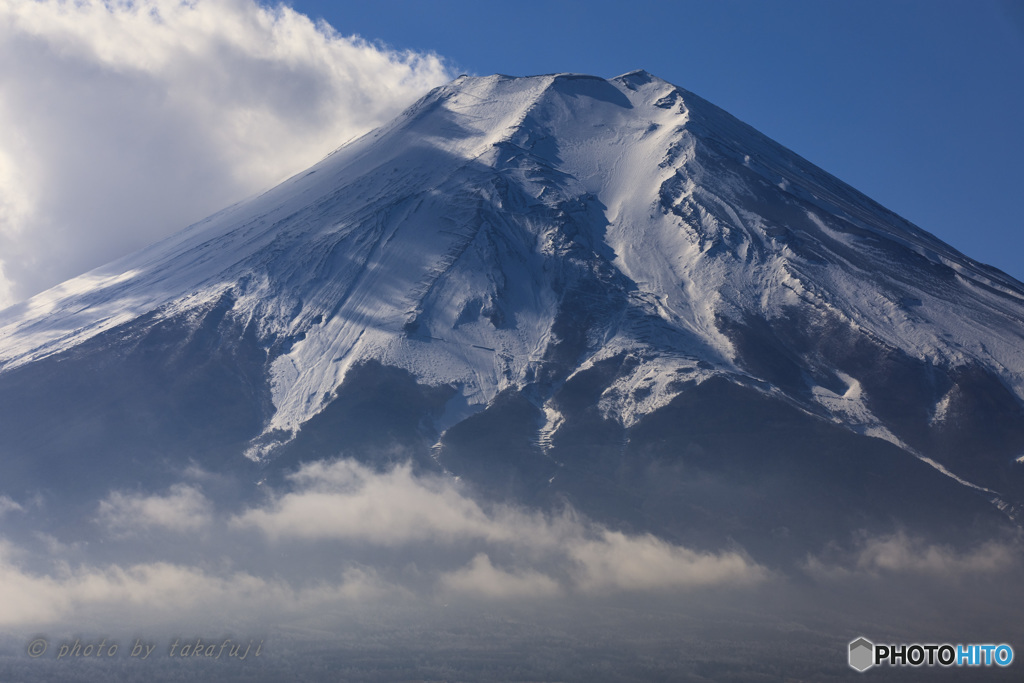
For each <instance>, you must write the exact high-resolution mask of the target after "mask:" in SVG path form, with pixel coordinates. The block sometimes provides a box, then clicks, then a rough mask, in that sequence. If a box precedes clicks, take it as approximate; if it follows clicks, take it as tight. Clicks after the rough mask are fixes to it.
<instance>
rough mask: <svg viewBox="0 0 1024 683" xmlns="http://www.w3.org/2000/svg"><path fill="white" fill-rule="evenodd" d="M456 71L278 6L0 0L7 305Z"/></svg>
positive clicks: (1, 209) (0, 203) (258, 179)
mask: <svg viewBox="0 0 1024 683" xmlns="http://www.w3.org/2000/svg"><path fill="white" fill-rule="evenodd" d="M341 28H342V29H344V27H341ZM449 77H450V74H449V73H448V71H447V69H446V67H445V65H444V63H443V62H442V60H441V59H440V58H439V57H437V56H435V55H432V54H417V53H411V52H397V51H393V50H389V49H386V48H384V47H381V46H378V45H374V44H371V43H368V42H366V41H364V40H362V39H360V38H358V37H346V36H343V35H340V34H339V33H337V32H335V30H334V29H332V28H331V27H330V26H327V25H325V24H319V25H318V24H315V23H314V22H313V21H311V20H310V19H309V18H308V17H306V16H304V15H302V14H300V13H298V12H295V11H294V10H292V9H290V8H289V7H287V6H285V5H276V6H263V5H260V4H257V3H256V2H254V0H218V1H216V2H215V1H213V0H197V1H196V2H189V3H185V2H180V1H179V0H136V1H134V2H128V1H127V0H111V1H108V2H100V1H98V0H97V1H92V2H90V1H88V0H85V1H82V2H63V1H60V0H40V1H38V2H21V1H19V0H0V254H3V257H2V263H0V305H4V304H5V303H11V302H12V301H13V300H15V299H18V298H23V297H25V296H28V295H30V294H33V293H35V292H36V291H38V290H40V289H42V288H45V287H47V286H51V285H53V284H56V283H57V282H60V281H62V280H64V279H67V278H68V277H72V276H74V275H77V274H79V273H81V272H83V271H85V270H88V269H90V268H92V267H95V266H98V265H101V264H102V263H104V262H106V261H107V260H110V259H112V258H115V257H117V256H119V255H121V254H123V253H126V252H127V251H129V250H131V249H134V248H139V247H141V246H144V245H146V244H148V243H149V242H151V241H153V240H155V239H157V238H159V237H162V236H164V235H166V234H168V233H170V232H172V231H174V230H176V229H179V228H183V227H185V226H186V225H187V224H189V223H191V222H194V221H196V220H198V219H200V218H203V217H204V216H205V215H207V214H209V213H212V212H214V211H216V210H219V209H220V208H223V207H224V206H225V205H227V204H228V203H230V202H232V201H237V200H238V199H241V198H243V197H245V196H248V195H250V194H252V193H254V192H257V191H259V190H261V189H264V188H266V187H268V186H269V185H271V184H273V183H275V182H277V181H278V180H281V179H282V178H284V177H286V176H287V175H289V174H292V173H295V172H298V171H300V170H302V169H303V168H305V167H306V166H308V165H310V164H312V163H314V162H315V161H317V160H318V159H320V158H321V157H323V156H324V155H325V154H326V153H327V152H329V151H330V150H331V149H333V148H335V147H337V146H338V145H340V144H341V143H343V142H345V141H346V140H348V139H350V138H352V137H353V136H356V135H358V134H360V133H363V132H365V131H367V130H369V129H370V128H372V127H374V126H376V125H379V124H380V123H382V122H384V121H386V120H388V119H389V118H391V117H392V116H394V115H395V114H396V113H397V112H398V111H399V110H400V109H401V108H403V107H404V106H406V105H408V104H409V103H411V102H412V101H413V100H414V99H415V98H416V97H418V96H419V95H421V94H423V93H424V92H425V91H426V90H427V89H429V88H430V87H432V86H434V85H437V84H440V83H442V82H445V81H446V80H448V79H449Z"/></svg>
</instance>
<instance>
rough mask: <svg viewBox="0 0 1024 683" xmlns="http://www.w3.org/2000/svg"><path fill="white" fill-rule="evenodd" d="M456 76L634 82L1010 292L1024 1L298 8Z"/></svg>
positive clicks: (304, 0) (308, 3) (642, 1)
mask: <svg viewBox="0 0 1024 683" xmlns="http://www.w3.org/2000/svg"><path fill="white" fill-rule="evenodd" d="M291 5H292V7H293V8H294V9H295V10H297V11H299V12H302V13H304V14H307V15H309V16H310V17H313V18H323V19H324V20H326V21H327V22H328V23H330V24H331V25H332V26H333V27H334V28H335V29H336V30H337V31H338V32H340V33H341V34H343V35H350V34H358V35H360V36H362V37H363V38H366V39H368V40H375V41H382V42H383V43H386V44H387V45H389V46H391V47H393V48H398V49H412V50H416V51H434V52H436V53H437V54H438V55H440V56H442V57H444V58H445V59H446V60H447V62H448V63H449V64H450V65H451V66H453V67H454V68H455V69H456V70H458V71H463V72H466V73H471V74H475V75H486V74H490V73H496V72H497V73H506V74H510V75H530V74H537V73H551V72H559V71H576V72H584V73H591V74H596V75H600V76H606V77H607V76H615V75H618V74H620V73H624V72H626V71H630V70H633V69H636V68H644V69H647V70H648V71H650V72H652V73H654V74H656V75H658V76H660V77H661V78H664V79H665V80H668V81H671V82H673V83H675V84H677V85H680V86H682V87H684V88H686V89H688V90H691V91H693V92H695V93H697V94H698V95H701V96H702V97H704V98H706V99H708V100H710V101H712V102H713V103H715V104H717V105H718V106H720V107H722V108H724V109H726V110H727V111H729V112H730V113H732V114H733V115H735V116H737V117H739V118H740V119H742V120H744V121H746V122H747V123H749V124H751V125H753V126H754V127H755V128H757V129H759V130H761V131H762V132H764V133H766V134H768V135H769V136H770V137H772V138H774V139H776V140H777V141H779V142H781V143H782V144H784V145H786V146H787V147H789V148H790V149H792V150H794V151H796V152H797V153H799V154H801V155H802V156H804V157H806V158H807V159H809V160H811V161H812V162H814V163H815V164H817V165H819V166H821V167H822V168H824V169H825V170H827V171H829V172H830V173H832V174H834V175H836V176H838V177H839V178H841V179H842V180H844V181H846V182H848V183H849V184H851V185H853V186H854V187H856V188H857V189H859V190H861V191H862V192H864V193H866V194H867V195H869V196H870V197H872V198H873V199H875V200H877V201H879V202H880V203H882V204H883V205H885V206H886V207H888V208H890V209H892V210H894V211H896V212H897V213H899V214H900V215H902V216H904V217H905V218H907V219H909V220H911V221H913V222H914V223H916V224H918V225H919V226H921V227H922V228H924V229H926V230H928V231H929V232H932V233H934V234H936V235H937V236H939V237H940V238H942V239H943V240H945V241H947V242H949V243H950V244H952V245H953V246H955V247H957V248H958V249H960V250H961V251H963V252H965V253H966V254H967V255H968V256H971V257H973V258H976V259H978V260H980V261H983V262H986V263H989V264H992V265H995V266H997V267H999V268H1001V269H1003V270H1005V271H1006V272H1008V273H1010V274H1011V275H1013V276H1015V277H1016V278H1018V279H1024V258H1022V255H1024V234H1022V233H1024V217H1022V210H1021V207H1020V204H1021V197H1024V190H1022V186H1024V170H1022V169H1024V166H1022V164H1021V157H1022V156H1024V126H1022V125H1021V121H1022V120H1024V2H1020V0H1007V1H1005V2H1000V1H998V0H989V1H984V0H973V1H971V2H965V1H960V2H950V1H948V0H945V1H944V0H927V1H908V0H895V1H894V0H889V1H886V2H881V1H877V0H858V1H855V2H854V1H848V0H830V1H828V2H825V1H797V0H786V1H777V0H776V1H773V2H754V1H752V0H750V1H738V0H718V1H715V2H652V1H650V0H631V1H630V2H608V1H604V2H600V1H596V2H595V1H593V0H591V1H589V2H579V1H570V0H562V1H560V2H559V1H554V2H517V3H498V2H483V3H481V2H463V1H454V0H447V1H438V2H429V3H428V2H408V1H406V2H403V1H399V0H378V1H377V2H373V3H356V2H344V3H338V2H324V1H318V0H294V2H292V3H291Z"/></svg>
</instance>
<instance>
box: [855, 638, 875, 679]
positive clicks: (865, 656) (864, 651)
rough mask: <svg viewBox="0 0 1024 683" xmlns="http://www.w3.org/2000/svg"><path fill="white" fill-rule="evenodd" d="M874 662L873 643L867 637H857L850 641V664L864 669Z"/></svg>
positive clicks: (860, 669) (858, 668)
mask: <svg viewBox="0 0 1024 683" xmlns="http://www.w3.org/2000/svg"><path fill="white" fill-rule="evenodd" d="M874 663H875V644H874V643H872V642H871V641H870V640H868V639H867V638H858V639H857V640H855V641H853V642H852V643H850V666H852V667H853V668H854V669H856V670H857V671H865V670H867V669H869V668H871V666H872V665H874Z"/></svg>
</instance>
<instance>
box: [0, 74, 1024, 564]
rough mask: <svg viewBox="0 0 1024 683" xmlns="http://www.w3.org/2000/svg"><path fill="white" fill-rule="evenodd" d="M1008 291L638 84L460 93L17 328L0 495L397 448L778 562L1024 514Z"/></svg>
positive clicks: (465, 473)
mask: <svg viewBox="0 0 1024 683" xmlns="http://www.w3.org/2000/svg"><path fill="white" fill-rule="evenodd" d="M1022 350H1024V285H1022V284H1021V283H1019V282H1017V281H1016V280H1014V279H1012V278H1010V277H1008V276H1007V275H1005V274H1003V273H1002V272H1000V271H998V270H996V269H993V268H990V267H987V266H984V265H982V264H979V263H977V262H975V261H973V260H971V259H970V258H968V257H966V256H964V255H962V254H960V253H959V252H957V251H956V250H954V249H953V248H951V247H949V246H948V245H946V244H944V243H942V242H941V241H939V240H937V239H936V238H935V237H933V236H931V235H929V234H928V233H926V232H924V231H922V230H921V229H919V228H917V227H915V226H913V225H911V224H910V223H908V222H907V221H905V220H903V219H902V218H900V217H899V216H897V215H895V214H893V213H892V212H890V211H888V210H886V209H885V208H883V207H881V206H879V205H878V204H876V203H875V202H873V201H871V200H870V199H868V198H867V197H865V196H863V195H862V194H860V193H858V192H857V191H855V190H853V189H852V188H850V187H848V186H847V185H845V184H844V183H842V182H840V181H839V180H837V179H836V178H834V177H832V176H831V175H829V174H827V173H825V172H823V171H822V170H820V169H818V168H816V167H815V166H814V165H812V164H811V163H809V162H807V161H806V160H804V159H802V158H800V157H799V156H797V155H796V154H793V153H792V152H790V151H789V150H787V149H785V148H784V147H782V146H780V145H778V144H777V143H775V142H773V141H771V140H769V139H767V138H766V137H764V136H763V135H761V134H760V133H758V132H757V131H755V130H753V129H752V128H750V127H749V126H747V125H745V124H743V123H741V122H740V121H738V120H736V119H735V118H733V117H732V116H730V115H728V114H727V113H725V112H723V111H722V110H720V109H718V108H716V107H715V106H713V105H711V104H709V103H708V102H706V101H704V100H702V99H701V98H699V97H697V96H696V95H693V94H691V93H689V92H687V91H685V90H682V89H681V88H678V87H676V86H673V85H671V84H669V83H667V82H665V81H662V80H660V79H658V78H656V77H654V76H652V75H650V74H648V73H646V72H643V71H638V72H633V73H629V74H626V75H624V76H620V77H618V78H614V79H610V80H605V79H601V78H595V77H591V76H583V75H571V74H561V75H549V76H536V77H530V78H512V77H506V76H491V77H487V78H468V77H461V78H459V79H458V80H456V81H454V82H453V83H451V84H449V85H446V86H443V87H440V88H437V89H435V90H433V91H432V92H430V93H429V94H428V95H426V96H425V97H424V98H423V99H422V100H420V101H419V102H417V103H416V104H415V105H413V106H412V107H411V108H410V109H409V110H407V111H406V112H405V113H403V114H402V115H401V116H399V117H398V118H397V119H395V120H394V121H392V122H391V123H389V124H388V125H386V126H384V127H382V128H380V129H378V130H376V131H373V132H371V133H369V134H367V135H365V136H364V137H362V138H360V139H358V140H356V141H354V142H352V143H350V144H348V145H346V146H344V147H342V148H340V149H338V150H336V151H335V152H334V153H332V154H331V155H329V156H328V157H326V158H325V159H324V160H323V161H321V162H320V163H319V164H317V165H316V166H314V167H312V168H311V169H309V170H307V171H306V172H303V173H300V174H298V175H296V176H295V177H293V178H291V179H290V180H288V181H286V182H284V183H283V184H281V185H279V186H278V187H276V188H274V189H272V190H269V191H268V192H266V193H264V194H262V195H260V196H258V197H255V198H253V199H250V200H247V201H245V202H242V203H239V204H237V205H235V206H232V207H229V208H228V209H225V210H224V211H222V212H220V213H218V214H216V215H214V216H212V217H210V218H208V219H206V220H205V221H202V222H201V223H198V224H196V225H194V226H191V227H189V228H188V229H186V230H184V231H183V232H181V233H179V234H177V235H174V236H172V237H170V238H168V239H166V240H164V241H162V242H160V243H157V244H155V245H153V246H151V247H149V248H147V249H144V250H142V251H140V252H137V253H135V254H132V255H130V256H127V257H125V258H123V259H120V260H118V261H116V262H114V263H111V264H109V265H107V266H104V267H102V268H99V269H97V270H95V271H92V272H90V273H87V274H85V275H82V276H80V277H78V278H76V279H74V280H71V281H69V282H67V283H64V284H62V285H60V286H58V287H56V288H54V289H51V290H49V291H47V292H44V293H42V294H39V295H37V296H36V297H33V298H32V299H30V300H28V301H26V302H23V303H21V304H18V305H15V306H13V307H11V308H8V309H6V310H5V311H2V312H0V415H3V423H2V425H0V482H2V485H0V486H2V488H3V489H4V491H0V493H4V492H6V493H11V492H14V491H17V492H19V495H20V492H23V491H25V490H29V491H38V492H39V493H40V495H43V496H49V497H51V498H53V499H54V500H60V501H62V504H63V505H64V506H65V508H66V509H67V510H77V511H79V512H82V513H83V514H84V513H86V512H88V510H90V509H92V508H91V507H90V506H95V502H96V500H97V499H98V498H99V497H101V496H102V495H103V494H104V493H105V492H106V491H108V490H110V489H112V488H117V487H121V488H123V487H126V486H130V487H137V488H142V489H144V490H162V489H164V488H166V487H167V486H168V485H169V484H170V483H172V482H174V481H176V479H175V476H176V474H177V473H180V472H181V471H183V470H184V469H185V468H187V467H189V466H193V465H198V466H199V467H201V468H203V469H204V470H207V471H210V472H216V473H219V474H228V475H231V476H232V477H234V478H235V480H236V482H237V485H236V487H235V488H234V489H232V490H233V492H234V494H236V495H238V496H240V497H245V496H247V495H251V492H252V491H255V490H256V488H257V486H256V484H257V482H260V481H268V482H271V483H272V482H274V481H278V480H280V477H282V476H283V475H285V474H287V473H288V472H290V471H293V470H294V469H295V468H296V467H297V466H298V465H299V464H301V463H303V462H307V461H310V460H313V459H322V458H337V457H353V458H357V459H359V460H362V461H364V462H369V463H372V464H374V465H375V466H377V467H381V468H384V467H387V466H389V464H391V463H396V462H404V461H407V460H411V461H412V462H413V463H414V464H415V467H416V468H418V469H419V470H424V471H433V472H437V473H447V474H448V475H451V476H457V477H460V478H461V479H462V480H463V481H464V482H466V484H467V486H469V487H471V489H472V490H473V491H474V492H475V495H477V496H478V497H479V498H480V499H481V500H491V501H503V500H515V501H518V502H521V503H527V504H529V505H532V506H537V507H539V508H542V509H552V508H559V507H563V506H566V505H568V506H571V507H572V508H574V509H576V510H578V511H580V512H582V513H583V514H585V515H586V516H588V517H590V518H592V519H595V520H600V521H601V522H602V523H605V524H609V525H612V526H613V527H616V528H623V529H629V530H632V531H645V532H651V533H654V534H656V535H658V536H660V537H663V538H666V539H671V540H673V541H676V542H679V543H683V544H685V545H686V546H688V547H705V548H720V547H722V546H723V545H724V544H735V545H738V546H739V547H741V548H742V549H744V550H745V551H746V552H748V553H750V555H751V556H753V557H754V558H756V559H757V560H759V561H762V562H767V563H770V564H772V563H781V564H786V563H789V562H792V561H796V560H798V559H799V558H802V557H805V556H806V554H807V553H808V552H809V551H812V550H813V551H817V550H820V549H821V548H822V547H823V546H824V545H825V544H827V543H829V542H830V541H833V540H835V539H841V540H842V539H850V538H853V536H854V535H855V534H857V533H860V532H864V531H867V532H872V533H888V532H892V531H894V530H898V529H910V530H912V531H913V532H914V533H915V534H917V535H920V536H923V537H926V538H933V539H937V540H942V541H943V542H953V541H955V540H956V539H958V538H967V537H971V538H977V537H978V534H979V533H983V534H1002V533H1012V532H1013V530H1014V529H1015V526H1016V524H1017V522H1018V521H1019V520H1020V519H1024V509H1022V508H1021V504H1022V503H1024V464H1021V463H1019V462H1018V461H1017V459H1018V458H1019V457H1021V456H1024V403H1022V400H1024V353H1022Z"/></svg>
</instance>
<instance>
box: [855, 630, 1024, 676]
mask: <svg viewBox="0 0 1024 683" xmlns="http://www.w3.org/2000/svg"><path fill="white" fill-rule="evenodd" d="M1011 662H1013V648H1012V647H1010V646H1009V645H1006V644H1003V645H988V644H986V645H978V644H973V645H950V644H949V643H944V644H942V645H935V644H928V645H922V644H920V643H913V644H911V645H905V644H904V645H875V644H874V643H872V642H871V641H870V640H868V639H867V638H858V639H857V640H854V641H852V642H851V643H850V666H852V667H853V668H854V669H856V670H857V671H866V670H867V669H870V668H871V667H873V666H876V665H881V664H888V665H889V666H923V665H927V666H935V665H939V666H993V665H995V666H1009V665H1010V663H1011Z"/></svg>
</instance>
